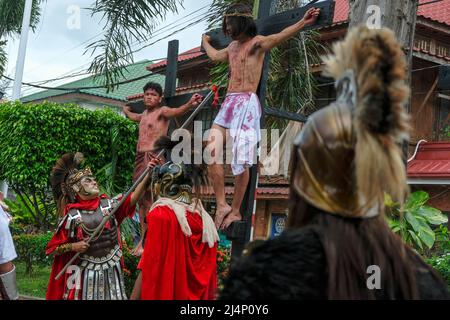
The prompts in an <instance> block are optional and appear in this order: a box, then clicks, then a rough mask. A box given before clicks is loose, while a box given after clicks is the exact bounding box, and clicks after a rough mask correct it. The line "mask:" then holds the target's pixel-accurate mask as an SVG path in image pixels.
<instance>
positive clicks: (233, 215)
mask: <svg viewBox="0 0 450 320" xmlns="http://www.w3.org/2000/svg"><path fill="white" fill-rule="evenodd" d="M241 220H242V216H241V213H240V212H239V211H232V212H230V214H229V215H228V216H227V217H226V218H225V219H224V220H223V222H222V225H221V226H220V229H221V230H225V229H226V228H228V227H229V226H230V224H232V223H233V222H234V221H241Z"/></svg>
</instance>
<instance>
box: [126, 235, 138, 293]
mask: <svg viewBox="0 0 450 320" xmlns="http://www.w3.org/2000/svg"><path fill="white" fill-rule="evenodd" d="M122 244H123V248H122V249H123V250H122V253H123V260H124V264H125V266H124V268H123V277H124V281H125V290H126V292H127V296H128V298H129V297H130V296H131V292H132V291H133V288H134V283H135V281H136V278H137V276H138V274H139V271H138V269H137V265H138V263H139V260H140V259H141V258H140V257H136V256H133V255H132V254H131V253H130V252H131V250H132V248H130V247H129V246H128V245H127V243H126V241H123V243H122Z"/></svg>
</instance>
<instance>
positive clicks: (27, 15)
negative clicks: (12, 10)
mask: <svg viewBox="0 0 450 320" xmlns="http://www.w3.org/2000/svg"><path fill="white" fill-rule="evenodd" d="M32 7H33V0H26V2H25V8H24V11H23V19H22V29H21V34H20V44H19V53H18V54H17V63H16V76H15V77H14V88H13V96H12V98H13V100H17V99H19V98H20V91H21V88H22V78H23V67H24V64H25V54H26V52H27V42H28V31H29V30H30V20H31V9H32Z"/></svg>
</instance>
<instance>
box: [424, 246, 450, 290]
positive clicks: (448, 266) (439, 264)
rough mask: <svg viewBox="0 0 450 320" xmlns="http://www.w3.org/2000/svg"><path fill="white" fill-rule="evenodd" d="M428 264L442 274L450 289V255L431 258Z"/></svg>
mask: <svg viewBox="0 0 450 320" xmlns="http://www.w3.org/2000/svg"><path fill="white" fill-rule="evenodd" d="M427 262H428V264H430V265H431V266H432V267H433V268H434V269H436V270H437V271H438V272H439V273H440V274H441V276H442V278H443V279H444V280H445V281H446V282H447V286H448V287H449V288H450V254H444V255H441V256H434V257H431V258H429V259H427Z"/></svg>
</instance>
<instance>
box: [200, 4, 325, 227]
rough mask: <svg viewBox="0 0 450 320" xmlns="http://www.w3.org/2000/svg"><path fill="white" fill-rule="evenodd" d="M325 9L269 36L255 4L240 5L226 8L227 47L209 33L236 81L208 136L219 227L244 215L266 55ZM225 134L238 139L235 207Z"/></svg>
mask: <svg viewBox="0 0 450 320" xmlns="http://www.w3.org/2000/svg"><path fill="white" fill-rule="evenodd" d="M319 12H320V9H317V8H311V9H309V10H308V11H307V12H306V13H305V15H304V17H303V19H301V20H300V21H298V22H297V23H295V24H293V25H291V26H289V27H287V28H285V29H284V30H282V31H281V32H280V33H277V34H272V35H269V36H261V35H257V30H256V24H255V21H254V20H253V15H252V11H251V8H250V7H249V6H247V5H244V4H234V5H232V6H230V8H229V9H228V10H227V11H226V13H225V15H224V19H223V25H222V30H223V33H224V34H226V35H229V36H230V37H231V38H232V39H233V41H232V42H231V43H230V44H229V45H228V47H227V48H225V49H222V50H216V49H214V48H213V47H212V46H211V44H210V43H209V42H210V38H209V36H207V35H203V47H204V48H205V51H206V53H207V55H208V57H209V58H210V59H211V60H213V61H222V62H228V63H229V66H230V79H229V84H228V91H227V95H226V98H225V100H224V101H223V103H222V106H221V108H220V111H219V113H218V114H217V117H216V119H215V120H214V124H213V125H212V127H211V131H210V132H211V133H210V135H209V138H208V150H209V154H210V155H211V158H212V159H211V161H210V165H209V167H208V171H209V175H210V177H211V180H212V183H213V188H214V193H215V195H216V202H217V211H216V217H215V225H216V228H218V229H219V228H220V229H222V230H224V229H226V228H228V226H229V225H230V224H231V223H232V222H234V221H239V220H241V219H242V216H241V213H240V211H239V209H240V207H241V204H242V200H243V197H244V194H245V190H246V188H247V185H248V182H249V167H250V166H252V165H253V163H254V159H256V152H255V151H256V147H257V144H258V142H259V141H260V139H261V137H260V135H261V134H260V117H261V105H260V103H259V100H258V96H257V95H256V90H257V88H258V84H259V81H260V79H261V71H262V66H263V63H264V55H265V54H266V52H268V51H270V49H272V48H273V47H276V46H277V45H279V44H280V43H282V42H284V41H286V40H288V39H290V38H292V37H293V36H295V35H296V34H297V33H298V32H299V31H300V30H302V29H303V28H304V27H305V26H307V25H310V24H312V23H314V22H315V21H316V19H317V16H318V15H319ZM224 137H226V139H230V138H231V139H232V161H231V169H232V171H233V175H234V176H236V179H235V187H234V197H233V203H232V205H231V207H230V206H229V205H228V203H227V202H226V199H225V186H224V171H223V166H222V162H221V161H222V155H223V152H222V150H223V145H224V139H223V138H224Z"/></svg>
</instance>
